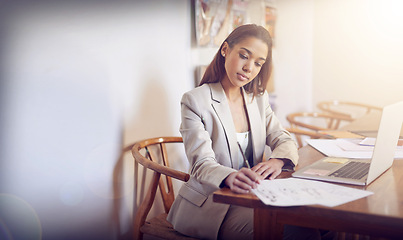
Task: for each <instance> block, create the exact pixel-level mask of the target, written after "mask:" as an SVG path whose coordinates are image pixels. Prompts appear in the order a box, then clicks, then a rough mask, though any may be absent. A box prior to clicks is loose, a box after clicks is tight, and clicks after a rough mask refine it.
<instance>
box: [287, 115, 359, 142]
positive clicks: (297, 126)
mask: <svg viewBox="0 0 403 240" xmlns="http://www.w3.org/2000/svg"><path fill="white" fill-rule="evenodd" d="M287 121H288V122H289V123H290V128H289V129H287V130H289V131H290V132H291V133H293V134H294V135H295V139H296V140H297V143H298V146H299V147H302V146H303V141H302V136H308V137H310V138H331V137H330V136H328V135H326V134H321V133H320V132H319V131H326V130H336V129H338V128H339V127H340V126H341V123H342V122H351V121H352V120H351V118H349V117H345V116H338V115H332V114H327V113H317V112H296V113H290V114H288V115H287Z"/></svg>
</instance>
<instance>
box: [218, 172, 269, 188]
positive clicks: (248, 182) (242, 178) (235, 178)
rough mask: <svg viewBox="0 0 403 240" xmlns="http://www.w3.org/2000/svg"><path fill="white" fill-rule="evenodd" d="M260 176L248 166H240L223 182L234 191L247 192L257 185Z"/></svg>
mask: <svg viewBox="0 0 403 240" xmlns="http://www.w3.org/2000/svg"><path fill="white" fill-rule="evenodd" d="M261 179H262V177H261V176H260V175H259V174H257V173H256V172H254V171H252V170H251V169H249V168H241V169H240V170H239V171H237V172H233V173H231V174H230V175H228V177H227V178H226V179H225V182H224V183H225V184H226V185H227V186H228V187H229V188H230V189H231V190H232V191H233V192H236V193H249V191H250V190H251V189H254V188H256V187H257V184H258V183H259V182H260V180H261Z"/></svg>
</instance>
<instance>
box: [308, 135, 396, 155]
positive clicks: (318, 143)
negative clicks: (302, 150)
mask: <svg viewBox="0 0 403 240" xmlns="http://www.w3.org/2000/svg"><path fill="white" fill-rule="evenodd" d="M306 141H307V143H308V144H309V145H311V146H312V147H314V148H315V149H316V150H318V151H319V152H321V153H323V154H325V155H326V156H328V157H345V158H361V159H370V158H372V153H373V150H374V144H375V139H374V138H366V139H354V138H351V139H343V138H338V139H307V140H306ZM395 158H400V159H403V146H396V152H395Z"/></svg>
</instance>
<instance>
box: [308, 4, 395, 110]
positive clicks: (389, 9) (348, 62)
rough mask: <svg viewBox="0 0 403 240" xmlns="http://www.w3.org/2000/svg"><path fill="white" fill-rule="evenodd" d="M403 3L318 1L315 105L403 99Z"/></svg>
mask: <svg viewBox="0 0 403 240" xmlns="http://www.w3.org/2000/svg"><path fill="white" fill-rule="evenodd" d="M402 8H403V2H402V1H399V0H385V1H374V0H341V1H340V0H326V1H323V0H315V11H314V37H313V46H314V49H313V56H314V57H313V66H314V68H313V82H314V84H313V104H316V103H317V102H319V101H322V100H329V99H340V100H349V101H356V102H362V103H368V104H373V105H378V106H384V105H386V104H390V103H393V102H397V101H399V100H403V68H402V66H403V60H402V59H403V58H402V56H403V46H402V42H403V15H402V14H401V9H402Z"/></svg>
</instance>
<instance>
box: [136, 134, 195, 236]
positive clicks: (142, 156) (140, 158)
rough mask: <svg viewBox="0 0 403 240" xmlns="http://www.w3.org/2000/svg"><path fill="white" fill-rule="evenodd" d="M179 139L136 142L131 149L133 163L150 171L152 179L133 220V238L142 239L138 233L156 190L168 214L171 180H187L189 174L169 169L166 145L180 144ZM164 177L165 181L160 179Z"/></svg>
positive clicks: (152, 139) (171, 189)
mask: <svg viewBox="0 0 403 240" xmlns="http://www.w3.org/2000/svg"><path fill="white" fill-rule="evenodd" d="M182 142H183V141H182V138H181V137H159V138H151V139H146V140H143V141H139V142H136V143H135V144H134V146H133V148H132V155H133V157H134V159H135V161H136V162H137V163H139V164H141V165H142V166H144V167H145V168H147V169H150V170H152V171H153V172H152V178H151V182H150V183H149V185H148V186H149V187H148V190H147V193H146V196H145V197H144V200H143V201H142V202H141V204H140V206H139V207H138V209H137V213H136V215H135V216H136V217H135V220H134V237H135V239H142V233H141V231H140V228H141V226H143V225H144V223H145V221H146V218H147V215H148V213H149V212H150V209H151V207H152V206H153V203H154V200H155V195H156V192H157V188H158V187H159V189H160V193H161V197H162V200H163V205H164V209H165V212H166V213H168V212H169V210H170V208H171V206H172V203H173V201H174V199H175V194H174V189H173V185H172V179H171V178H175V179H178V180H181V181H183V182H187V181H188V180H189V174H187V173H184V172H181V171H178V170H175V169H172V168H170V167H169V161H168V153H167V148H166V145H168V144H172V143H182ZM161 174H162V175H165V181H164V179H163V178H161Z"/></svg>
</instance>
